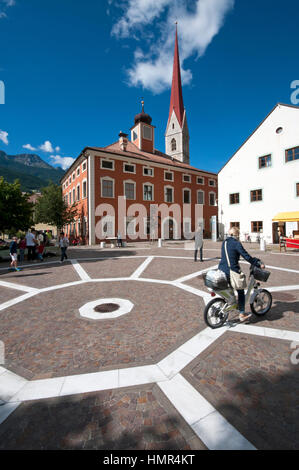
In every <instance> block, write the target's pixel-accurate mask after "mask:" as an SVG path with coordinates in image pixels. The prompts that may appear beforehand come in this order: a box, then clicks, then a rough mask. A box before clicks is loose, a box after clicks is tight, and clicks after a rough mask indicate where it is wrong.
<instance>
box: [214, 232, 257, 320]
mask: <svg viewBox="0 0 299 470" xmlns="http://www.w3.org/2000/svg"><path fill="white" fill-rule="evenodd" d="M228 235H229V236H228V238H227V239H226V240H225V241H224V242H223V243H222V248H221V261H220V263H219V266H218V269H220V270H221V271H223V272H224V273H225V275H226V278H227V280H228V282H229V283H230V269H231V270H232V271H234V272H236V273H240V271H241V268H240V266H239V260H240V256H242V257H243V258H244V259H245V260H246V261H248V263H250V264H252V265H254V266H257V267H260V268H262V269H264V268H265V266H264V264H263V263H262V261H261V260H260V259H258V258H253V257H252V256H250V254H249V253H248V252H247V251H246V250H245V249H244V247H243V245H242V243H241V242H240V241H239V235H240V231H239V229H238V228H237V227H232V228H231V229H230V230H229V232H228ZM225 244H227V245H226V247H227V253H228V258H229V262H230V267H229V265H228V263H227V258H226V253H225ZM237 292H238V308H239V320H240V322H244V321H246V320H248V318H250V317H251V314H249V315H246V314H245V292H244V289H242V290H238V291H237Z"/></svg>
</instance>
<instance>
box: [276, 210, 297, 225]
mask: <svg viewBox="0 0 299 470" xmlns="http://www.w3.org/2000/svg"><path fill="white" fill-rule="evenodd" d="M272 221H273V222H299V211H295V212H280V213H279V214H277V215H276V216H275V217H274V218H273V219H272Z"/></svg>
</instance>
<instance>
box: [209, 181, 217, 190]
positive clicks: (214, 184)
mask: <svg viewBox="0 0 299 470" xmlns="http://www.w3.org/2000/svg"><path fill="white" fill-rule="evenodd" d="M211 182H213V184H211ZM209 186H211V188H216V181H215V180H213V179H209Z"/></svg>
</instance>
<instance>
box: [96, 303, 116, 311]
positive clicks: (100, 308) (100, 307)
mask: <svg viewBox="0 0 299 470" xmlns="http://www.w3.org/2000/svg"><path fill="white" fill-rule="evenodd" d="M118 309H119V305H117V304H101V305H97V306H96V307H94V310H95V312H99V313H109V312H115V310H118Z"/></svg>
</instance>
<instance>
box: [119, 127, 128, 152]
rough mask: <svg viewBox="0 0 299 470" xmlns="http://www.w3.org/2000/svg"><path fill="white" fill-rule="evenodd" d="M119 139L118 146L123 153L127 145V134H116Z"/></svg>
mask: <svg viewBox="0 0 299 470" xmlns="http://www.w3.org/2000/svg"><path fill="white" fill-rule="evenodd" d="M118 137H119V146H120V149H121V150H122V151H123V152H125V151H126V150H127V145H128V134H124V133H123V132H120V133H119V134H118Z"/></svg>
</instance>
